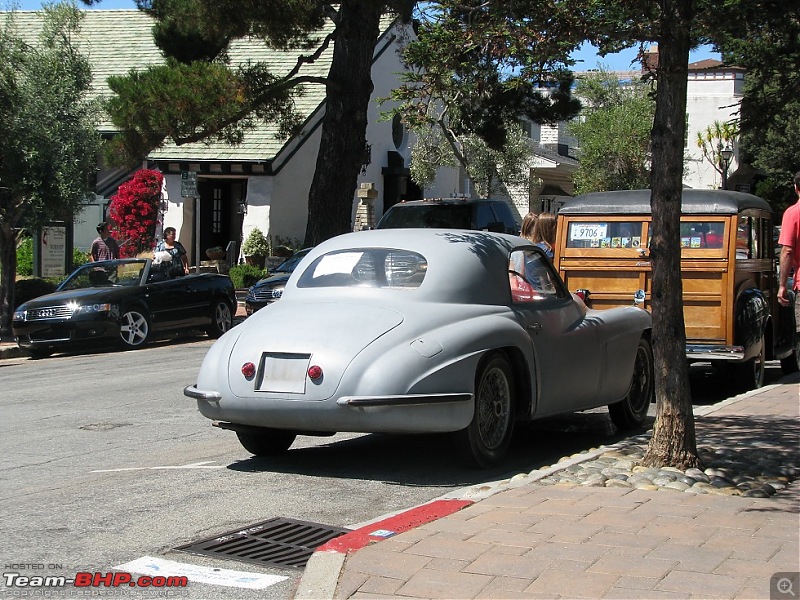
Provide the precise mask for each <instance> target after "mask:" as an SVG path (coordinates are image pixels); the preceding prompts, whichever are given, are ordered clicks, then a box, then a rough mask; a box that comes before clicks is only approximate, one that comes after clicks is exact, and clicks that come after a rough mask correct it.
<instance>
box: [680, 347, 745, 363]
mask: <svg viewBox="0 0 800 600" xmlns="http://www.w3.org/2000/svg"><path fill="white" fill-rule="evenodd" d="M686 358H688V359H689V360H742V359H743V358H744V347H743V346H712V345H704V344H686Z"/></svg>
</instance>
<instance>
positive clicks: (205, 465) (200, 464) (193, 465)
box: [89, 460, 225, 473]
mask: <svg viewBox="0 0 800 600" xmlns="http://www.w3.org/2000/svg"><path fill="white" fill-rule="evenodd" d="M213 462H214V461H213V460H206V461H203V462H197V463H189V464H188V465H172V466H169V465H167V466H164V467H123V468H120V469H98V470H97V471H89V472H90V473H119V472H121V471H159V470H165V469H224V468H225V465H213V464H211V463H213Z"/></svg>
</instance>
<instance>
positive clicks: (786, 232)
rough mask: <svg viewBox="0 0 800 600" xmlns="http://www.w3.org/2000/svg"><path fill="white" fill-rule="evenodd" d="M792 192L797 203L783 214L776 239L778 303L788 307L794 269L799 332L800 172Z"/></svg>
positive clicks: (795, 310) (798, 329) (796, 319)
mask: <svg viewBox="0 0 800 600" xmlns="http://www.w3.org/2000/svg"><path fill="white" fill-rule="evenodd" d="M794 191H795V193H796V194H797V202H795V203H794V204H792V205H791V206H790V207H789V208H787V209H786V212H784V213H783V221H782V222H781V235H780V237H779V238H778V243H779V244H780V245H781V246H782V248H781V258H780V278H779V280H778V281H779V283H780V285H779V287H778V302H780V303H781V304H782V305H783V306H789V302H790V300H789V294H788V291H787V289H786V284H787V282H788V280H789V275H790V273H792V270H793V269H794V284H793V285H792V289H793V290H794V291H795V302H794V315H795V327H797V331H800V298H798V291H800V171H798V172H797V173H795V175H794Z"/></svg>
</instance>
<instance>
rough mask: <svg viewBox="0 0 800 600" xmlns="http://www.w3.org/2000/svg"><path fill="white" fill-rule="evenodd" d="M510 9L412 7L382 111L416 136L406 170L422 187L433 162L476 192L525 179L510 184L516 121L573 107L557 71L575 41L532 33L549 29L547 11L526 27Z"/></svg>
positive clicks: (518, 149)
mask: <svg viewBox="0 0 800 600" xmlns="http://www.w3.org/2000/svg"><path fill="white" fill-rule="evenodd" d="M550 8H553V10H555V11H559V10H560V9H559V8H558V7H551V6H549V7H548V9H550ZM512 12H514V11H510V10H509V7H508V6H506V5H505V4H502V3H501V4H493V3H482V4H474V5H472V7H471V8H466V7H465V6H464V5H463V4H462V3H461V2H458V1H455V0H452V1H451V0H445V1H441V2H428V3H424V4H420V5H419V9H418V13H417V16H418V18H419V20H420V23H421V26H420V28H419V30H418V40H417V41H412V42H410V43H408V45H407V47H406V49H405V52H404V58H405V60H406V62H407V63H408V64H409V65H410V67H411V69H410V70H409V71H407V72H405V73H403V74H402V75H401V77H402V79H403V85H402V86H401V87H400V88H398V89H396V90H394V91H393V92H392V95H391V99H392V100H393V101H394V102H396V103H397V108H395V109H393V111H392V113H399V114H401V115H402V118H403V121H404V123H405V124H406V125H407V126H408V127H409V128H410V129H411V130H412V131H414V132H415V133H416V134H417V136H418V138H419V140H420V143H418V146H419V147H415V149H414V153H415V156H414V158H412V166H411V174H412V178H413V179H414V181H415V182H417V183H418V184H421V185H425V184H426V183H429V182H431V181H432V180H433V178H434V176H435V172H436V168H437V167H439V166H461V167H463V168H464V169H465V170H466V171H467V172H468V173H469V174H470V176H471V177H472V179H473V180H474V181H475V183H476V184H477V186H478V187H479V188H481V189H482V190H483V191H482V192H481V193H484V194H488V193H492V191H493V190H495V189H497V186H498V184H499V183H500V180H502V182H503V183H505V184H506V185H519V184H521V183H528V182H527V177H525V178H524V179H525V181H524V182H523V181H520V180H519V177H520V175H519V173H520V171H521V170H524V171H526V172H527V171H528V169H527V168H526V167H527V164H526V163H527V160H528V159H529V157H530V155H531V150H530V148H528V147H527V144H525V143H524V139H523V138H524V136H522V135H521V132H520V131H519V128H520V120H521V119H522V118H523V117H524V118H527V119H530V120H532V121H534V122H536V123H554V122H557V121H562V120H566V119H569V118H571V117H573V116H575V115H576V114H577V113H578V111H579V110H580V102H578V101H577V100H576V99H575V98H574V97H573V96H572V94H571V88H572V83H573V76H572V74H571V73H570V72H569V71H568V70H567V69H566V68H565V67H566V66H568V65H569V64H571V60H570V59H569V52H570V51H571V50H572V49H574V47H576V46H577V45H578V44H579V43H580V40H579V37H580V36H578V35H576V33H577V32H569V31H568V30H569V28H565V29H563V30H562V29H561V27H560V25H556V26H555V29H553V30H552V33H553V37H550V36H547V35H542V34H541V31H546V30H547V29H548V23H550V25H552V24H553V23H555V19H554V18H553V17H554V15H553V14H552V13H551V14H549V15H548V16H547V17H544V13H542V15H541V16H542V19H541V20H535V21H534V22H533V23H530V22H523V21H519V20H514V18H513V15H512ZM537 27H542V28H543V29H542V30H536V28H537ZM557 34H558V35H557ZM561 34H563V35H561ZM501 172H502V175H501ZM512 174H513V175H512ZM512 180H513V181H512Z"/></svg>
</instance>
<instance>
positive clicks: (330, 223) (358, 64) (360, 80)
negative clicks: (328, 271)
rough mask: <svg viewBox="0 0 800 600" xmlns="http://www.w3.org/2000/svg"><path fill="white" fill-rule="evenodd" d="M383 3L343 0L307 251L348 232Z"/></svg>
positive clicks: (312, 192) (310, 199)
mask: <svg viewBox="0 0 800 600" xmlns="http://www.w3.org/2000/svg"><path fill="white" fill-rule="evenodd" d="M382 8H383V3H381V2H375V1H374V0H344V1H343V2H342V3H341V5H340V8H339V24H338V27H337V33H336V40H335V45H334V49H333V60H332V62H331V69H330V73H329V75H328V79H329V80H330V82H331V83H330V85H329V86H328V96H327V100H326V102H325V116H324V117H323V119H322V135H321V140H320V145H319V154H318V155H317V165H316V169H315V170H314V179H313V180H312V182H311V190H310V192H309V197H308V224H307V226H306V237H305V242H304V245H305V246H306V247H310V246H316V245H317V244H319V243H320V242H322V241H324V240H326V239H328V238H331V237H333V236H335V235H339V234H341V233H346V232H348V231H351V230H352V214H353V199H354V195H355V189H356V183H357V180H358V173H359V171H360V170H361V166H362V165H363V164H364V162H365V158H366V151H367V140H366V133H367V108H368V107H369V100H370V96H371V95H372V89H373V85H372V77H371V70H372V56H373V53H374V51H375V43H376V42H377V39H378V33H379V26H380V18H381V13H382Z"/></svg>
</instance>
